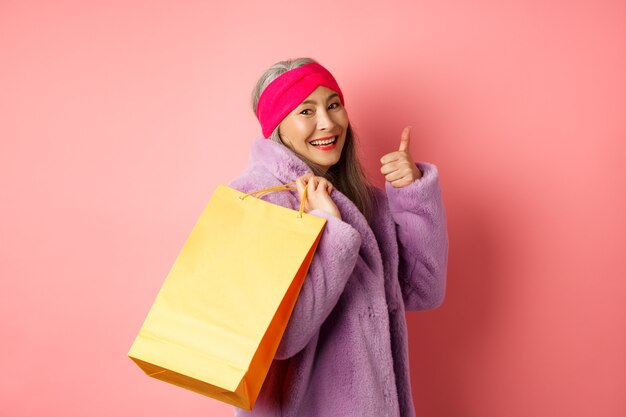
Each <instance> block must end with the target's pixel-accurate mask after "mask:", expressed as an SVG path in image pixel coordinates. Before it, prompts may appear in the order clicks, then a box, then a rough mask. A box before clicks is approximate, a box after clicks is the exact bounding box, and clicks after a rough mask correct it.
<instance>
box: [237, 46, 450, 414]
mask: <svg viewBox="0 0 626 417" xmlns="http://www.w3.org/2000/svg"><path fill="white" fill-rule="evenodd" d="M253 109H254V111H255V113H256V115H257V117H258V119H259V122H260V124H261V127H262V131H263V136H264V137H263V138H258V139H257V140H256V141H255V142H254V144H253V147H252V152H251V156H250V163H249V166H248V167H247V169H246V170H245V171H244V172H243V174H242V175H241V176H240V177H239V178H237V179H235V180H234V181H233V182H232V183H231V186H232V187H233V188H236V189H238V190H240V191H243V192H250V191H255V190H260V189H264V188H269V187H272V186H275V185H279V184H285V183H289V182H292V181H296V184H297V189H298V193H296V192H277V193H272V194H269V195H267V196H266V197H264V198H265V199H267V200H269V201H271V202H273V203H275V204H279V205H281V206H285V207H289V208H292V209H297V208H298V207H299V196H301V195H302V193H303V191H304V188H305V187H307V203H306V208H305V210H306V211H307V212H308V213H310V214H313V215H316V216H321V217H324V218H326V220H327V223H326V227H325V229H324V232H323V235H322V238H321V240H320V243H319V246H318V248H317V251H316V253H315V256H314V258H313V261H312V263H311V266H310V269H309V272H308V275H307V277H306V279H305V282H304V284H303V287H302V290H301V292H300V295H299V297H298V301H297V302H296V305H295V307H294V310H293V313H292V316H291V318H290V320H289V324H288V325H287V329H286V330H285V334H284V336H283V339H282V340H281V343H280V346H279V348H278V351H277V353H276V356H275V359H274V361H273V363H272V366H271V368H270V370H269V373H268V375H267V378H266V380H265V383H264V384H263V388H262V389H261V392H260V394H259V397H258V399H257V402H256V404H255V406H254V409H253V411H252V412H247V411H245V410H241V409H236V413H235V414H236V415H237V416H243V415H254V416H285V417H287V416H289V417H292V416H293V417H309V416H311V417H313V416H323V417H342V416H346V417H347V416H350V417H353V416H359V417H367V416H372V417H383V416H394V417H395V416H414V415H415V411H414V407H413V402H412V399H411V385H410V379H409V363H408V349H407V330H406V321H405V315H404V313H405V310H424V309H431V308H435V307H437V306H438V305H440V304H441V303H442V301H443V297H444V292H445V275H446V266H447V256H448V239H447V230H446V220H445V213H444V208H443V205H442V201H441V193H440V190H439V185H438V173H437V169H436V167H435V166H434V165H431V164H428V163H418V164H415V163H414V162H413V160H412V159H411V155H410V153H409V129H408V128H406V129H405V130H404V131H403V132H402V135H401V138H400V147H399V150H398V151H396V152H392V153H389V154H387V155H385V156H383V157H382V159H381V165H382V167H381V173H382V174H383V175H384V176H385V179H386V185H385V188H386V192H383V191H382V190H379V189H376V188H374V187H372V186H370V185H369V184H368V182H367V180H366V178H365V176H364V174H363V171H362V170H361V167H360V164H359V162H358V160H357V156H356V150H355V145H356V143H355V137H354V134H353V132H352V129H351V127H350V121H349V119H348V114H347V112H346V109H345V107H344V99H343V94H342V92H341V89H340V88H339V86H338V85H337V82H336V80H335V79H334V78H333V76H332V75H331V74H330V73H329V72H328V71H327V70H326V69H325V68H324V67H322V66H321V65H319V64H318V63H316V62H315V61H313V60H311V59H308V58H300V59H296V60H292V61H283V62H279V63H277V64H276V65H274V66H272V67H271V68H269V69H268V70H267V71H266V72H265V73H264V74H263V75H262V76H261V78H260V79H259V81H258V83H257V86H256V88H255V90H254V93H253ZM266 138H267V139H266Z"/></svg>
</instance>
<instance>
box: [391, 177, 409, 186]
mask: <svg viewBox="0 0 626 417" xmlns="http://www.w3.org/2000/svg"><path fill="white" fill-rule="evenodd" d="M390 182H391V186H392V187H394V188H402V187H406V186H407V185H409V184H410V183H411V182H412V181H411V179H410V178H406V177H403V178H400V179H398V180H395V181H390Z"/></svg>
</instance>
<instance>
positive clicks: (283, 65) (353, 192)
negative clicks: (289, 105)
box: [252, 58, 375, 221]
mask: <svg viewBox="0 0 626 417" xmlns="http://www.w3.org/2000/svg"><path fill="white" fill-rule="evenodd" d="M312 62H317V61H315V60H314V59H311V58H296V59H290V60H286V61H280V62H277V63H276V64H274V65H272V66H271V67H270V68H268V69H267V70H266V71H265V72H264V73H263V74H262V75H261V77H259V80H258V81H257V83H256V86H255V87H254V90H253V91H252V111H253V112H254V114H256V111H257V106H258V104H259V98H260V97H261V94H262V93H263V90H265V88H266V87H267V86H268V85H269V84H270V83H271V82H272V81H274V80H275V79H276V78H278V77H280V76H281V75H283V74H284V73H286V72H287V71H289V70H292V69H295V68H298V67H301V66H303V65H306V64H310V63H312ZM268 139H270V140H273V141H274V142H277V143H279V144H281V145H283V146H286V145H285V144H284V143H283V141H282V140H281V138H280V135H279V133H278V126H277V127H276V128H275V129H274V131H273V132H272V134H271V135H270V136H269V138H268ZM356 141H357V138H356V135H355V134H354V131H353V129H352V126H351V125H348V129H347V132H346V143H345V144H344V148H343V151H342V152H341V157H340V158H339V161H338V162H337V163H336V164H335V165H333V166H332V167H330V168H329V169H328V170H327V171H326V172H321V171H320V170H319V169H318V168H317V167H316V166H315V164H312V163H311V162H310V161H308V160H307V159H306V158H304V157H303V156H302V155H298V154H297V153H296V152H294V153H295V154H296V156H298V157H299V158H300V159H302V160H303V161H304V162H305V163H306V164H307V165H308V166H309V168H311V171H313V174H315V175H317V176H320V177H325V178H326V179H327V180H329V181H330V182H331V184H333V185H334V186H335V188H336V189H338V190H339V191H340V192H342V193H343V194H344V195H345V196H346V197H348V198H349V199H350V200H352V202H353V203H354V204H355V205H356V206H357V208H358V209H359V210H360V211H361V213H363V215H364V216H365V218H366V219H367V220H368V221H369V220H370V218H371V213H372V205H373V203H374V202H375V200H374V196H373V192H372V186H371V184H370V182H369V180H368V179H367V177H366V176H365V172H364V171H363V169H362V167H361V164H360V162H359V160H358V157H357V153H356V147H355V143H356ZM294 180H295V178H294Z"/></svg>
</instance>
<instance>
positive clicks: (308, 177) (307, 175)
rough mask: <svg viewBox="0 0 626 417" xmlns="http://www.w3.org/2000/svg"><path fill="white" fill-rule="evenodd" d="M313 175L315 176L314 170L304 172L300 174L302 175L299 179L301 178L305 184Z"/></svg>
mask: <svg viewBox="0 0 626 417" xmlns="http://www.w3.org/2000/svg"><path fill="white" fill-rule="evenodd" d="M312 176H313V173H312V172H307V173H306V174H304V175H302V176H300V177H298V178H299V179H301V180H302V181H303V182H304V184H306V183H308V182H309V179H310V178H311V177H312Z"/></svg>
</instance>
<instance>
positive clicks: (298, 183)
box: [296, 177, 305, 199]
mask: <svg viewBox="0 0 626 417" xmlns="http://www.w3.org/2000/svg"><path fill="white" fill-rule="evenodd" d="M304 187H305V183H304V180H303V179H302V177H300V178H298V179H296V188H297V189H298V195H299V196H300V199H302V196H303V195H304Z"/></svg>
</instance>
